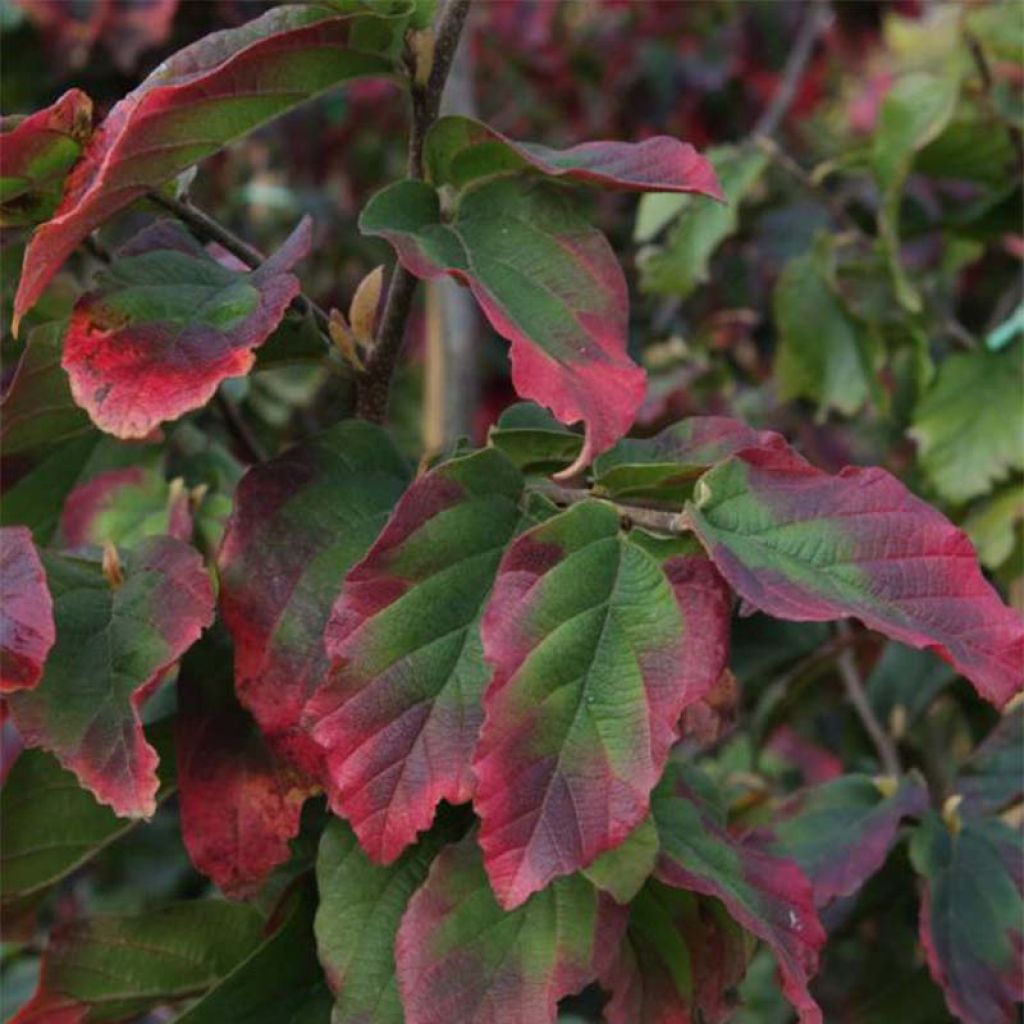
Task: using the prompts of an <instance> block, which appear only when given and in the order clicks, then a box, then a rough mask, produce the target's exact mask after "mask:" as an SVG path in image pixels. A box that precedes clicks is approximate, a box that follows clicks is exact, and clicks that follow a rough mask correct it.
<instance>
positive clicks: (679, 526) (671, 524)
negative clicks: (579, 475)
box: [534, 480, 690, 533]
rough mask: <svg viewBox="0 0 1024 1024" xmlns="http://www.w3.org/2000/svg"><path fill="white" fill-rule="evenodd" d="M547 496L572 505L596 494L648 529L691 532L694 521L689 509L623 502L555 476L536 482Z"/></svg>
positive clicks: (628, 522)
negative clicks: (568, 484) (556, 479)
mask: <svg viewBox="0 0 1024 1024" xmlns="http://www.w3.org/2000/svg"><path fill="white" fill-rule="evenodd" d="M534 490H536V491H539V492H540V493H541V494H543V495H544V496H545V497H546V498H550V499H551V500H552V501H553V502H554V503H555V504H556V505H560V506H561V507H562V508H568V507H569V506H570V505H576V504H579V502H581V501H587V500H588V499H590V498H595V499H597V500H599V501H607V502H608V504H609V505H612V506H613V507H614V508H615V510H616V511H617V512H618V513H619V516H620V517H621V518H622V521H623V523H624V524H625V525H626V526H627V527H628V526H642V527H644V528H645V529H648V530H657V531H658V532H660V533H689V531H690V524H689V520H688V519H687V516H686V513H685V512H673V511H670V510H668V509H665V508H662V507H660V506H657V505H649V504H646V503H645V502H620V501H611V500H609V499H608V498H605V497H604V496H603V495H600V494H595V493H594V492H593V491H588V490H587V489H586V488H584V487H563V486H561V484H556V483H555V482H554V481H553V480H540V481H538V482H537V483H536V485H535V486H534Z"/></svg>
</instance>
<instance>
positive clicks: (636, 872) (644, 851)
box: [583, 816, 658, 903]
mask: <svg viewBox="0 0 1024 1024" xmlns="http://www.w3.org/2000/svg"><path fill="white" fill-rule="evenodd" d="M657 857H658V829H657V827H656V826H655V824H654V819H653V818H651V817H650V816H648V817H646V818H644V820H643V821H641V822H640V824H639V825H637V827H636V828H635V829H633V831H632V832H630V834H629V835H628V836H627V837H626V841H625V842H624V843H622V845H621V846H616V847H615V849H613V850H606V851H605V852H604V853H602V854H601V856H600V857H598V858H597V860H595V861H594V862H593V863H591V864H590V865H588V866H587V867H585V868H584V869H583V875H584V877H585V878H588V879H590V881H591V882H593V883H594V885H596V886H597V887H598V889H601V890H603V891H604V892H607V893H611V895H612V896H613V897H614V898H615V900H616V901H617V902H618V903H629V902H630V901H631V900H632V899H633V897H634V896H636V894H637V893H638V892H639V891H640V890H641V889H642V888H643V886H644V882H646V881H647V879H648V877H649V876H650V874H651V872H652V871H654V862H655V860H656V859H657Z"/></svg>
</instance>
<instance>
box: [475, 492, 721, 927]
mask: <svg viewBox="0 0 1024 1024" xmlns="http://www.w3.org/2000/svg"><path fill="white" fill-rule="evenodd" d="M642 546H643V547H644V548H648V547H649V548H651V550H653V551H655V552H656V554H657V555H658V556H659V557H658V558H655V557H652V556H651V554H649V553H648V551H647V550H642V549H641V546H639V545H637V544H633V543H631V542H630V541H627V540H625V539H624V538H623V537H622V536H621V535H619V522H618V515H617V514H616V513H615V511H614V510H613V509H612V508H611V507H610V506H608V505H604V504H599V503H597V502H589V503H583V504H580V505H576V506H574V507H573V508H572V509H571V510H570V511H568V512H564V513H562V514H561V515H559V516H556V517H555V518H553V519H550V520H548V521H547V522H546V523H543V524H542V525H541V526H539V527H536V528H535V529H533V530H530V531H529V532H528V533H526V534H524V535H523V536H521V537H520V538H519V539H518V540H517V541H516V542H515V543H514V544H513V545H512V546H511V547H510V548H509V550H508V551H507V552H506V554H505V557H504V559H503V560H502V564H501V568H500V569H499V572H498V579H497V582H496V583H495V586H494V591H493V593H492V595H491V599H490V603H489V604H488V607H487V611H486V613H485V616H484V621H483V639H484V650H485V653H486V657H487V660H488V661H489V662H491V664H492V665H493V666H494V676H493V678H492V680H491V684H490V687H489V689H488V691H487V695H486V697H485V702H484V708H485V718H484V726H483V729H482V731H481V736H480V743H479V745H478V747H477V752H476V757H475V761H474V764H473V770H474V772H475V773H476V776H477V780H478V790H477V795H476V801H475V802H476V807H477V811H478V813H479V815H480V818H481V821H482V825H481V830H480V845H481V847H482V848H483V850H484V854H485V862H486V866H487V871H488V874H489V875H490V877H491V883H492V885H493V886H494V890H495V893H496V894H497V896H498V900H499V902H501V903H502V905H504V906H506V907H515V906H518V905H519V904H520V903H522V902H523V900H524V899H526V898H527V897H528V896H529V895H530V893H532V892H535V891H537V890H538V889H542V888H544V886H545V885H547V883H548V882H549V881H550V880H551V879H552V878H555V877H557V876H558V875H563V874H569V873H571V872H573V871H576V870H578V869H579V868H582V867H586V866H587V865H588V864H590V863H592V862H593V861H594V859H595V858H596V857H598V856H599V855H600V854H601V853H603V852H604V851H605V850H610V849H612V848H614V847H616V846H618V845H619V844H620V843H621V842H623V840H625V839H626V837H627V836H628V835H629V834H630V832H631V831H632V830H633V829H634V828H635V827H636V826H637V825H638V824H639V822H640V821H641V819H642V818H643V817H644V816H645V815H646V813H647V810H648V807H649V800H650V791H651V788H652V787H653V786H654V784H655V783H656V782H657V780H658V778H659V777H660V775H661V771H662V768H663V767H664V764H665V759H666V757H667V755H668V750H669V747H670V746H671V744H672V743H673V742H674V740H675V739H676V736H677V727H678V722H679V717H680V715H681V713H682V711H683V709H684V708H685V707H686V706H687V705H688V704H690V703H692V702H693V701H696V700H699V699H700V698H701V697H702V696H704V695H705V694H707V692H708V691H709V690H710V689H711V687H712V686H713V685H714V683H715V681H716V680H717V678H718V676H719V675H720V674H721V671H722V668H723V667H724V658H725V650H726V649H725V646H724V643H722V640H723V637H724V629H725V628H727V614H728V608H729V601H728V596H727V594H726V593H725V590H724V587H722V586H721V583H720V581H719V580H718V578H717V575H716V574H715V573H714V570H713V569H712V568H711V566H710V565H709V564H708V563H707V560H706V559H703V558H701V557H700V556H693V555H692V554H690V553H689V552H690V551H691V550H692V549H690V548H688V546H687V545H686V542H682V543H681V544H680V543H678V542H673V541H665V542H662V543H659V542H657V541H655V540H654V539H653V538H652V539H651V540H650V541H649V542H644V543H643V545H642ZM659 560H660V561H664V563H665V570H664V571H663V570H662V567H661V565H660V564H659ZM666 575H667V576H668V578H666ZM670 580H671V584H670ZM691 645H692V646H691ZM625 709H629V710H628V713H627V711H626V710H625Z"/></svg>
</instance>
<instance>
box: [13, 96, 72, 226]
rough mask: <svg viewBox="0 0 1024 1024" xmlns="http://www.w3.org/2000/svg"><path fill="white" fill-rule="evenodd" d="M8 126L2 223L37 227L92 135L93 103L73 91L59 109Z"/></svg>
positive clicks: (57, 197) (49, 109) (42, 112)
mask: <svg viewBox="0 0 1024 1024" xmlns="http://www.w3.org/2000/svg"><path fill="white" fill-rule="evenodd" d="M10 120H14V119H10ZM8 123H9V121H8V119H7V118H4V120H3V123H2V125H0V128H2V130H3V134H2V135H0V210H2V214H0V224H3V225H4V226H5V227H9V226H12V225H24V224H35V223H38V222H39V221H40V220H45V218H46V217H48V216H49V215H50V213H51V212H52V211H53V208H54V207H55V206H56V204H57V202H58V200H59V199H60V193H61V189H62V187H63V182H64V177H65V175H66V174H67V172H68V171H69V170H70V169H71V167H72V165H73V164H74V162H75V161H76V160H77V159H78V155H79V153H80V152H81V149H82V146H84V145H85V143H86V140H87V139H88V138H89V135H90V133H91V132H92V100H91V99H89V97H88V96H86V94H85V93H84V92H82V90H81V89H69V90H68V91H67V92H66V93H64V95H63V96H61V98H60V99H59V100H57V102H56V103H54V104H53V106H50V107H47V108H46V109H45V110H40V111H38V112H36V113H35V114H30V115H29V116H28V117H26V118H23V119H22V120H19V121H17V122H16V123H15V124H14V126H13V127H8Z"/></svg>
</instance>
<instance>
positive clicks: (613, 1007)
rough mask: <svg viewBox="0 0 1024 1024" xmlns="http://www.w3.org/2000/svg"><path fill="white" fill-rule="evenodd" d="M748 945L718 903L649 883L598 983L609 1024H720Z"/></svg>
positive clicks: (744, 963) (726, 1013)
mask: <svg viewBox="0 0 1024 1024" xmlns="http://www.w3.org/2000/svg"><path fill="white" fill-rule="evenodd" d="M750 953H751V942H750V939H749V937H748V936H747V934H746V932H744V930H743V929H742V928H741V927H740V926H739V925H737V924H736V922H735V921H733V919H732V918H731V917H730V916H729V914H728V913H727V912H726V910H725V908H724V907H723V905H722V904H721V903H720V902H719V901H718V900H713V899H708V898H706V897H700V896H695V895H694V894H693V893H690V892H684V891H683V890H681V889H675V888H673V887H671V886H668V885H664V884H662V883H661V882H657V881H655V880H653V879H652V880H651V881H650V882H648V883H647V886H646V887H645V888H644V889H643V891H642V892H641V893H640V894H639V896H638V897H637V898H636V899H635V900H634V901H633V904H632V906H631V907H630V915H629V928H628V930H627V932H626V936H625V938H624V939H623V941H622V944H621V946H620V947H619V952H618V956H617V958H616V959H615V961H614V963H613V964H612V966H611V967H610V968H609V969H608V970H607V971H606V973H605V974H604V975H602V977H601V984H602V987H603V988H605V989H608V990H609V991H610V992H611V993H612V997H611V1000H610V1001H609V1003H608V1005H607V1006H606V1007H605V1008H604V1016H605V1018H606V1020H607V1021H608V1024H691V1022H692V1021H694V1020H700V1021H705V1022H706V1024H724V1022H725V1021H727V1020H729V1019H730V1017H731V1016H732V1014H733V1012H734V1011H735V1005H734V1002H733V1000H732V999H731V998H730V992H731V990H732V989H734V988H735V987H736V986H737V985H738V984H739V982H740V981H742V980H743V976H744V974H745V973H746V969H747V963H748V961H749V959H750Z"/></svg>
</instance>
